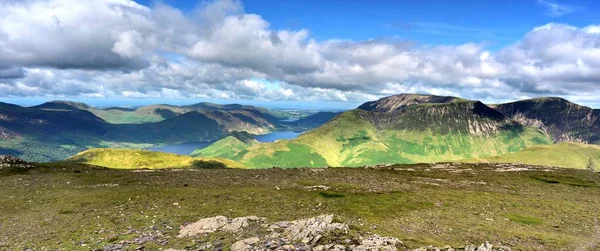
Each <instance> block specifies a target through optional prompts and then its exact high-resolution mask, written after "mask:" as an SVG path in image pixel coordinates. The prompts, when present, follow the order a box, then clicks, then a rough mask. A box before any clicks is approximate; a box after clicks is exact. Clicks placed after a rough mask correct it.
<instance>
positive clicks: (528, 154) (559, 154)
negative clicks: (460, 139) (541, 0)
mask: <svg viewBox="0 0 600 251" xmlns="http://www.w3.org/2000/svg"><path fill="white" fill-rule="evenodd" d="M466 162H494V163H523V164H527V165H543V166H557V167H567V168H579V169H591V170H599V171H600V146H597V145H586V144H578V143H559V144H555V145H540V146H532V147H529V148H527V149H525V150H523V151H520V152H516V153H510V154H505V155H500V156H496V157H490V158H483V159H474V160H467V161H466Z"/></svg>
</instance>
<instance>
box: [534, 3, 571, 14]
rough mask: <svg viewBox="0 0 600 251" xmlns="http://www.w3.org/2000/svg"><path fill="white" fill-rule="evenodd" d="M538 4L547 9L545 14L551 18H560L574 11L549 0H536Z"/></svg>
mask: <svg viewBox="0 0 600 251" xmlns="http://www.w3.org/2000/svg"><path fill="white" fill-rule="evenodd" d="M537 2H538V4H539V5H541V6H543V7H544V8H546V9H547V13H548V15H549V16H551V17H562V16H564V15H567V14H571V13H573V12H574V11H575V10H574V9H573V8H572V7H570V6H568V5H565V4H559V3H557V2H554V1H551V0H537Z"/></svg>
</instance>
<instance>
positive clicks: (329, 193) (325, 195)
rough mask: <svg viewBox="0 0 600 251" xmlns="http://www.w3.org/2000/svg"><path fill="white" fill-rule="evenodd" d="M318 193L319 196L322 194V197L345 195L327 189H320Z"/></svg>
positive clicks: (340, 196) (341, 196)
mask: <svg viewBox="0 0 600 251" xmlns="http://www.w3.org/2000/svg"><path fill="white" fill-rule="evenodd" d="M319 194H320V195H321V196H323V197H324V198H343V197H345V196H346V195H345V194H343V193H336V192H328V191H321V192H319Z"/></svg>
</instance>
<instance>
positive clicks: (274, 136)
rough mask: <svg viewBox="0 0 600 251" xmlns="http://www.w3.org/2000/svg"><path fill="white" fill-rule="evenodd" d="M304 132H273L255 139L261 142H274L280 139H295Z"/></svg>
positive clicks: (257, 136)
mask: <svg viewBox="0 0 600 251" xmlns="http://www.w3.org/2000/svg"><path fill="white" fill-rule="evenodd" d="M302 133H303V132H292V131H282V132H272V133H268V134H263V135H256V136H254V138H255V139H256V140H258V141H259V142H273V141H275V140H280V139H295V138H297V137H298V136H299V135H300V134H302Z"/></svg>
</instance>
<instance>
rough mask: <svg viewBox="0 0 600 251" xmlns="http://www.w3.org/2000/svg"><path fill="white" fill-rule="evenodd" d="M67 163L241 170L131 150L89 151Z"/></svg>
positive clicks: (216, 161) (226, 163)
mask: <svg viewBox="0 0 600 251" xmlns="http://www.w3.org/2000/svg"><path fill="white" fill-rule="evenodd" d="M67 162H75V163H83V164H89V165H96V166H104V167H109V168H116V169H140V168H148V169H163V168H219V167H230V168H242V167H243V166H242V165H241V164H239V163H236V162H234V161H231V160H227V159H219V158H192V157H190V156H185V155H177V154H171V153H161V152H152V151H143V150H132V149H107V148H101V149H90V150H87V151H84V152H81V153H78V154H77V155H75V156H73V157H71V158H69V159H68V160H67Z"/></svg>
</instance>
